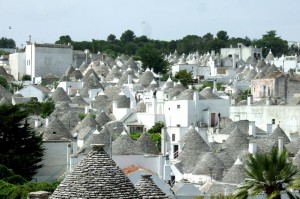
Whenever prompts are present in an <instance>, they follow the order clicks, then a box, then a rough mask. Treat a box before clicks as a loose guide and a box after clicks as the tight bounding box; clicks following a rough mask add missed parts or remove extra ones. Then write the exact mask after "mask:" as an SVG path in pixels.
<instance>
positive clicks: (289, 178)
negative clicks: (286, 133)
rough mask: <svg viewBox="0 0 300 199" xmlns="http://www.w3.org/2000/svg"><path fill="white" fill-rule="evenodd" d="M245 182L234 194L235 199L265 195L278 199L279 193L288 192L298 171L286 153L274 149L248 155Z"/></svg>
mask: <svg viewBox="0 0 300 199" xmlns="http://www.w3.org/2000/svg"><path fill="white" fill-rule="evenodd" d="M245 166H246V169H245V172H246V180H245V181H244V183H243V184H242V186H241V187H239V188H238V191H237V193H235V196H236V198H242V199H246V198H247V197H248V195H250V196H256V195H258V194H259V193H265V194H266V195H267V198H270V199H271V198H272V199H280V198H281V193H282V192H286V193H287V194H288V195H289V196H291V197H292V194H291V193H290V192H289V191H288V189H289V187H290V186H291V185H292V184H293V182H294V180H295V177H296V175H297V174H298V170H297V168H296V166H294V165H293V164H292V162H291V161H289V157H288V152H287V151H286V150H283V152H279V150H278V148H274V149H273V150H272V151H271V153H267V154H256V155H252V154H250V155H249V156H248V159H247V160H246V163H245Z"/></svg>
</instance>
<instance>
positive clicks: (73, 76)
mask: <svg viewBox="0 0 300 199" xmlns="http://www.w3.org/2000/svg"><path fill="white" fill-rule="evenodd" d="M69 78H70V80H73V81H77V80H81V79H83V75H82V73H81V72H80V70H79V69H78V68H76V69H75V70H74V71H73V72H72V73H71V74H70V76H69Z"/></svg>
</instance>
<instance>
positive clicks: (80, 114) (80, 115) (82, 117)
mask: <svg viewBox="0 0 300 199" xmlns="http://www.w3.org/2000/svg"><path fill="white" fill-rule="evenodd" d="M85 116H87V114H84V113H79V119H80V121H82V120H83V119H84V118H85ZM91 116H92V117H93V118H94V119H95V118H96V115H95V114H91Z"/></svg>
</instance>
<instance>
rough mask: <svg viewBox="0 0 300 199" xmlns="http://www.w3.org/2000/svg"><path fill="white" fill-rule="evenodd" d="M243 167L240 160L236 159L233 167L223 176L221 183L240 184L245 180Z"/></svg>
mask: <svg viewBox="0 0 300 199" xmlns="http://www.w3.org/2000/svg"><path fill="white" fill-rule="evenodd" d="M245 177H246V176H245V167H244V164H243V162H242V161H241V160H240V158H237V160H236V161H235V163H234V165H232V167H231V168H230V169H229V171H228V172H227V173H226V174H225V176H224V178H223V180H222V182H225V183H231V184H240V183H242V182H243V180H245Z"/></svg>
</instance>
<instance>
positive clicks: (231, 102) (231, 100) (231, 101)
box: [230, 97, 236, 106]
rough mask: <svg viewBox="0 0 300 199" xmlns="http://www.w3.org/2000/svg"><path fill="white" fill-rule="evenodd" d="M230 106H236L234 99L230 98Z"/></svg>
mask: <svg viewBox="0 0 300 199" xmlns="http://www.w3.org/2000/svg"><path fill="white" fill-rule="evenodd" d="M230 104H231V106H236V99H235V98H234V97H232V98H230Z"/></svg>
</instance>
